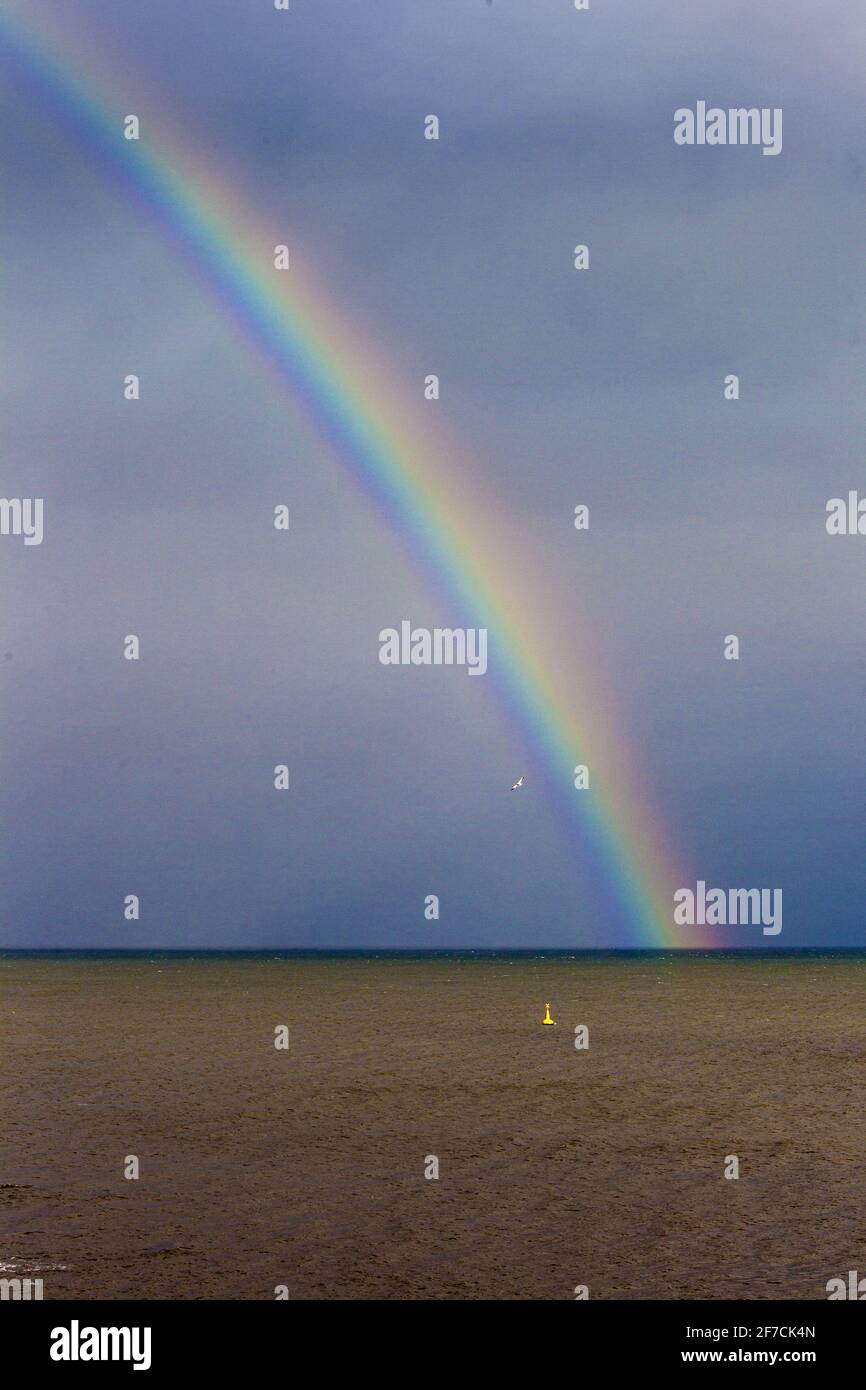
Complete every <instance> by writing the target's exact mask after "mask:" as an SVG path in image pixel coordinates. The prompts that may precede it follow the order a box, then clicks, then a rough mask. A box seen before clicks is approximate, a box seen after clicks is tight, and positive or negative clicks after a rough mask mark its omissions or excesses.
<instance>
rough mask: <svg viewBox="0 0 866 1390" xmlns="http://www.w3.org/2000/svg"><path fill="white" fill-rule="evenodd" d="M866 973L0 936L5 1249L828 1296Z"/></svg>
mask: <svg viewBox="0 0 866 1390" xmlns="http://www.w3.org/2000/svg"><path fill="white" fill-rule="evenodd" d="M864 986H866V955H864V954H863V953H859V952H858V953H853V952H848V953H830V954H826V953H820V952H802V953H786V952H782V951H777V950H774V951H770V952H765V953H755V954H752V953H730V954H728V953H725V954H721V953H716V954H711V953H706V954H688V955H682V954H680V955H676V954H673V953H660V954H640V955H638V954H625V953H624V954H615V955H610V954H566V953H547V952H545V953H540V954H528V953H527V954H522V955H521V954H518V955H514V954H506V953H503V954H481V953H479V954H473V953H465V954H447V955H446V954H442V955H435V956H432V955H401V954H388V953H383V952H378V953H375V952H374V953H369V954H322V955H314V954H291V953H285V954H280V953H277V952H272V953H268V952H261V953H256V954H243V953H238V954H228V955H194V954H191V955H183V954H159V953H153V954H150V953H135V954H131V955H123V956H119V955H109V954H101V953H85V954H60V953H58V954H22V953H13V952H6V953H2V954H0V1049H2V1051H0V1056H2V1062H0V1114H2V1132H3V1140H2V1160H0V1233H2V1234H0V1266H2V1271H3V1273H4V1274H6V1275H9V1274H11V1273H18V1274H21V1275H26V1274H28V1273H29V1274H31V1276H33V1275H38V1276H39V1277H41V1278H42V1279H43V1281H44V1296H45V1298H46V1299H48V1298H52V1299H53V1298H58V1299H63V1298H133V1297H140V1298H154V1299H160V1298H170V1299H209V1298H231V1299H263V1298H264V1299H271V1298H273V1297H274V1291H275V1289H276V1288H277V1286H279V1285H285V1286H287V1288H288V1293H289V1296H290V1297H291V1298H293V1299H357V1298H375V1299H414V1298H419V1299H420V1298H423V1299H570V1298H573V1297H574V1290H575V1287H576V1286H578V1285H586V1286H588V1288H589V1292H590V1297H591V1298H629V1299H645V1298H666V1299H673V1298H690V1297H691V1298H707V1299H713V1298H746V1299H761V1298H774V1297H781V1298H795V1299H815V1298H825V1297H826V1292H825V1286H826V1283H827V1280H828V1279H830V1278H833V1277H836V1276H840V1275H841V1276H844V1275H846V1273H847V1271H848V1270H849V1269H859V1270H860V1271H861V1272H864V1273H866V1235H864V1225H863V1209H864V1195H866V1167H864V1160H863V1145H864V1139H863V1135H864V1114H866V1014H864ZM548 1001H549V1002H550V1005H551V1012H552V1014H553V1017H554V1018H555V1020H556V1023H557V1026H556V1027H555V1028H545V1027H543V1026H541V1019H542V1017H543V1016H544V1006H545V1003H546V1002H548ZM281 1024H285V1025H287V1026H288V1028H289V1047H288V1050H286V1051H278V1050H276V1049H275V1047H274V1036H275V1034H274V1030H275V1028H276V1027H277V1026H278V1025H281ZM581 1024H583V1025H586V1026H587V1027H588V1029H589V1048H588V1050H581V1051H578V1050H576V1049H575V1046H574V1041H575V1033H574V1029H575V1027H576V1026H577V1025H581ZM129 1155H135V1156H136V1157H137V1158H138V1161H139V1165H140V1176H139V1178H138V1179H137V1180H134V1181H130V1180H127V1179H126V1178H125V1177H124V1165H125V1161H126V1159H127V1157H128V1156H129ZM431 1155H432V1156H435V1157H436V1159H438V1166H439V1176H438V1179H427V1178H425V1166H427V1167H428V1168H429V1167H430V1164H429V1159H428V1156H431ZM730 1155H736V1156H737V1158H738V1161H739V1173H740V1176H739V1178H738V1179H736V1180H729V1179H726V1178H725V1177H724V1176H723V1174H724V1170H725V1164H726V1160H727V1158H728V1156H730Z"/></svg>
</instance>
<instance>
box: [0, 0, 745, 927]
mask: <svg viewBox="0 0 866 1390" xmlns="http://www.w3.org/2000/svg"><path fill="white" fill-rule="evenodd" d="M85 38H86V36H84V35H83V34H81V33H80V32H72V31H71V30H70V28H69V27H68V22H67V24H66V27H62V26H61V24H60V22H59V21H58V19H57V18H56V17H52V19H51V21H50V22H49V21H48V19H47V18H43V17H42V16H40V17H39V18H38V20H36V19H34V17H33V11H32V10H28V9H27V8H26V7H25V6H24V5H23V4H22V5H12V4H10V3H9V0H5V3H4V9H3V11H2V12H0V60H2V61H3V62H4V63H5V64H8V65H10V66H11V69H12V71H13V74H14V77H15V80H16V83H17V85H18V86H19V87H20V89H21V90H22V91H23V93H24V96H25V99H26V100H28V101H30V102H32V103H33V106H34V110H37V111H39V112H40V113H41V114H42V116H43V117H44V116H46V115H47V116H48V118H49V119H52V120H53V121H54V122H55V123H56V125H57V127H58V138H60V139H62V140H65V141H68V140H75V141H76V142H78V143H80V144H81V145H82V146H83V147H84V149H85V151H86V153H87V155H88V156H89V157H90V158H91V159H92V160H93V161H94V162H95V163H96V165H97V166H98V168H99V170H100V171H101V172H102V173H103V174H104V175H105V176H106V177H107V178H110V179H111V180H112V181H113V183H114V184H116V185H117V186H118V188H119V189H120V191H121V193H122V195H123V196H124V197H127V198H133V199H135V200H136V202H137V203H138V204H139V205H141V206H142V207H143V209H144V211H145V213H146V214H147V216H149V217H150V218H151V219H152V221H153V223H154V224H155V225H156V226H157V227H158V228H159V230H160V232H161V234H162V235H163V236H164V237H165V238H167V240H168V241H169V243H170V244H171V245H172V247H173V248H174V249H175V250H176V251H177V252H178V253H179V254H180V255H181V256H182V257H183V259H184V261H185V262H186V264H187V265H188V266H189V267H190V269H191V271H192V272H193V273H194V274H195V275H196V276H197V277H198V279H199V280H200V281H201V283H203V284H204V285H206V286H207V287H208V290H209V291H210V293H211V294H212V296H213V298H214V300H215V301H216V302H217V303H218V305H219V306H220V308H221V309H222V310H223V311H224V313H225V314H226V315H227V316H228V317H229V319H230V320H231V321H232V323H233V324H234V326H235V327H236V328H237V327H238V326H240V328H241V329H242V331H243V336H244V339H245V341H246V343H247V344H248V345H249V348H250V350H251V351H252V352H254V353H255V354H256V356H257V359H258V361H259V362H260V363H261V364H262V365H263V367H264V368H265V369H267V371H268V372H269V373H270V374H271V376H272V378H273V380H274V381H275V382H276V384H277V386H278V388H279V390H280V391H281V392H283V393H288V394H289V395H290V397H291V399H292V400H293V402H294V403H296V404H300V405H301V406H302V408H303V409H304V410H305V411H306V412H308V413H309V416H310V417H311V418H312V420H313V422H314V423H315V426H316V428H317V430H318V431H319V433H320V435H321V436H322V437H323V438H324V439H325V440H326V441H327V444H328V447H329V448H330V449H331V450H333V452H334V453H335V455H336V456H337V457H338V459H339V460H340V462H341V463H342V464H343V465H344V466H345V467H346V468H347V469H348V470H350V472H351V474H352V476H353V477H354V478H355V480H356V482H357V483H359V485H360V486H361V488H362V490H363V492H364V494H365V495H366V497H367V498H368V500H369V501H370V502H371V503H372V505H373V506H374V507H375V508H376V509H377V510H378V512H379V513H380V514H381V515H382V516H383V517H384V518H385V519H386V520H387V523H388V525H389V527H390V528H391V529H392V531H393V533H394V535H395V538H396V540H397V541H398V542H399V543H401V544H402V545H403V546H404V548H405V549H406V551H407V553H408V554H410V555H411V557H412V560H413V563H414V564H415V565H416V566H419V567H420V569H421V571H422V572H423V574H424V577H425V578H426V579H427V581H428V582H429V583H430V585H431V586H432V589H433V592H434V593H435V594H436V595H437V597H438V598H439V599H440V600H442V601H444V604H445V605H446V607H447V610H448V612H449V614H455V615H456V614H459V615H461V622H462V624H463V625H465V626H484V627H486V628H487V629H488V633H489V649H490V652H491V665H490V670H489V671H488V673H487V675H486V676H485V677H484V678H483V679H484V681H485V682H487V683H489V685H490V686H492V689H493V691H494V692H495V694H494V698H495V699H496V700H497V702H498V703H499V705H500V706H501V708H502V712H503V714H504V716H505V718H506V720H507V721H508V722H509V725H510V727H511V729H512V730H513V731H514V733H515V734H516V736H517V738H518V740H519V742H520V745H521V749H522V750H527V756H528V757H529V758H530V759H531V764H530V767H529V768H526V769H524V768H523V767H522V766H521V767H520V768H516V769H515V768H511V767H509V768H508V769H507V771H506V773H505V777H506V781H505V785H504V791H505V794H507V793H508V780H510V779H508V775H507V774H508V773H512V772H513V773H515V775H516V772H517V771H524V770H526V771H527V772H528V773H529V779H530V780H532V781H533V782H535V783H536V784H538V783H541V784H543V786H544V788H545V792H546V794H547V796H548V797H549V798H550V801H551V803H552V805H553V808H554V812H555V820H556V823H557V826H558V827H559V829H560V830H561V832H562V833H564V834H565V836H566V837H567V838H568V841H569V843H572V844H580V845H581V846H582V847H583V848H584V849H585V850H588V852H589V853H590V855H591V857H592V860H593V862H594V864H596V865H597V867H598V870H599V874H600V876H601V880H602V881H603V883H604V885H605V890H606V894H607V895H608V896H609V899H610V901H611V903H612V904H615V905H616V916H617V918H618V921H619V922H620V923H621V924H623V925H622V930H623V931H624V933H625V935H626V938H627V939H621V940H618V941H617V943H616V944H618V945H620V946H632V947H638V948H641V947H642V948H658V947H683V946H702V947H709V946H714V945H716V944H717V942H716V940H714V939H713V937H712V936H711V935H710V934H709V933H708V931H707V929H706V928H689V927H680V926H675V925H674V921H673V893H674V891H675V889H676V888H678V887H682V886H687V885H688V884H689V883H690V881H691V882H693V881H694V879H693V876H686V875H685V874H684V872H683V870H682V869H680V868H679V867H678V866H677V864H676V858H675V856H674V854H673V853H672V851H671V849H670V846H669V845H668V844H667V842H666V839H665V835H664V832H663V829H662V817H661V815H660V813H659V811H658V809H657V808H656V807H655V806H654V805H653V803H652V800H651V797H650V795H649V793H648V791H647V788H646V786H645V785H644V783H643V780H642V777H641V774H640V771H639V766H638V761H639V760H638V759H637V757H636V756H635V753H634V750H633V749H630V748H629V747H628V743H627V739H626V733H625V728H624V722H623V721H622V720H618V719H617V709H616V700H615V697H614V692H613V690H612V689H611V688H610V686H609V682H602V680H601V678H600V667H601V663H600V661H599V660H598V658H597V655H596V653H595V651H594V650H593V648H594V645H595V644H594V643H593V641H592V636H591V634H588V633H585V632H582V633H581V634H580V645H581V650H582V651H585V652H587V653H589V652H591V653H592V659H591V660H588V661H584V668H585V669H584V670H583V672H582V675H581V680H580V684H579V688H575V683H574V680H573V675H572V676H570V677H569V678H566V676H565V673H564V672H563V671H562V669H561V663H560V662H559V661H558V659H557V654H556V651H555V650H552V649H551V648H550V646H549V644H548V645H545V639H544V637H543V636H540V635H538V626H539V625H538V624H537V623H536V622H533V618H532V610H531V604H530V602H529V600H528V596H527V594H526V593H525V592H523V591H521V587H520V584H519V582H518V581H516V580H515V577H514V574H513V572H512V571H511V570H510V569H509V565H508V554H507V546H506V545H504V544H503V542H502V537H501V535H500V536H496V535H493V534H489V533H486V532H485V530H484V528H483V527H481V526H479V524H478V519H479V515H483V512H484V502H483V500H480V501H479V499H478V498H477V497H474V496H473V495H472V494H471V492H470V491H469V488H470V486H471V484H467V479H471V478H472V476H473V470H472V467H471V464H470V463H461V461H460V459H459V457H458V458H457V459H455V457H454V453H453V451H452V449H451V447H450V445H449V446H448V447H446V446H445V445H444V444H443V442H442V440H441V439H440V438H439V437H438V435H437V437H436V438H434V437H433V434H432V430H431V426H430V423H429V418H422V416H423V408H422V407H423V402H422V403H421V405H416V404H415V403H414V402H411V403H410V402H407V401H406V400H405V399H402V398H400V397H399V396H398V394H397V392H396V390H395V387H394V384H393V375H394V374H393V372H389V369H388V364H387V362H385V361H384V360H383V357H382V355H381V353H380V352H377V351H376V350H375V349H374V348H373V345H372V343H371V340H370V338H369V337H368V336H367V335H365V334H364V332H363V330H362V329H361V327H359V326H358V325H356V324H353V323H350V322H349V321H348V320H347V318H346V316H345V314H341V312H340V310H339V308H338V306H336V305H335V303H334V302H333V293H332V292H331V291H330V287H329V286H328V285H327V283H320V282H319V281H318V280H317V278H316V273H315V269H314V265H313V262H312V260H311V259H310V258H309V257H307V256H306V255H305V254H304V251H303V249H301V248H299V247H298V246H297V242H296V240H295V238H294V237H293V236H292V234H291V232H289V233H288V234H287V233H286V229H285V228H275V227H274V226H273V224H272V222H271V221H269V220H268V219H267V218H266V217H265V216H264V215H263V214H261V213H257V212H256V210H255V209H253V208H251V207H250V205H249V198H248V197H247V196H246V191H245V190H242V189H241V188H240V187H239V185H238V183H237V180H235V181H234V182H233V181H232V179H231V178H230V176H229V175H228V174H226V173H225V172H224V171H222V170H221V169H217V168H215V167H214V165H213V163H212V161H211V159H210V157H207V158H206V157H205V156H204V154H203V153H202V152H201V151H200V150H194V149H191V148H189V145H188V138H189V137H188V136H187V134H186V133H185V131H184V130H183V129H182V123H181V121H180V120H179V119H178V118H177V117H173V118H166V113H165V109H164V108H165V103H164V100H163V99H162V98H160V99H159V100H158V101H157V102H155V103H148V109H147V110H146V112H142V115H141V119H142V128H141V134H140V139H139V140H127V139H126V138H125V137H124V133H123V132H124V119H125V117H126V116H127V115H128V114H129V113H130V109H132V110H135V107H134V106H133V107H132V108H130V94H129V89H128V87H127V89H126V90H124V84H123V83H122V82H121V81H120V80H119V78H118V75H117V74H116V73H115V72H114V71H113V70H111V66H110V65H106V63H105V60H102V61H100V60H99V59H97V58H96V56H95V47H94V45H92V44H90V45H87V44H86V43H85ZM279 244H285V245H287V246H288V247H289V248H290V255H291V264H290V268H289V269H288V270H287V271H281V270H278V269H276V268H275V264H274V248H275V246H276V245H279ZM428 416H429V411H428ZM566 524H570V521H569V520H568V519H566ZM400 616H406V615H400ZM472 684H474V682H473V683H472ZM578 764H586V765H587V766H588V767H589V768H590V769H591V787H590V789H589V790H576V789H575V786H574V780H573V773H574V769H575V767H576V765H578ZM574 944H575V947H576V948H580V947H588V946H589V947H591V946H594V945H597V944H599V942H598V940H595V941H594V940H587V939H585V938H584V939H581V940H576V941H575V943H574Z"/></svg>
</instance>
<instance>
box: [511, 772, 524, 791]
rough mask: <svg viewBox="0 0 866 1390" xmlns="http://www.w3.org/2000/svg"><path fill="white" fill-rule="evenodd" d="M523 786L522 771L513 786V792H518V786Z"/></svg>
mask: <svg viewBox="0 0 866 1390" xmlns="http://www.w3.org/2000/svg"><path fill="white" fill-rule="evenodd" d="M522 786H523V773H522V772H521V774H520V776H519V777H518V779H517V781H516V782H515V783H514V786H513V787H512V788H511V790H512V791H513V792H516V791H517V790H518V788H519V787H522Z"/></svg>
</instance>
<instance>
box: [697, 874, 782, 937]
mask: <svg viewBox="0 0 866 1390" xmlns="http://www.w3.org/2000/svg"><path fill="white" fill-rule="evenodd" d="M674 922H675V924H676V925H677V926H678V927H693V926H699V927H737V926H741V927H747V926H759V925H760V926H763V929H764V936H778V935H779V932H780V931H781V930H782V890H781V888H728V889H725V888H709V889H708V888H707V885H706V883H705V882H704V880H703V879H702V878H701V879H698V882H697V886H696V888H695V889H694V890H693V889H691V888H678V889H677V890H676V892H675V893H674Z"/></svg>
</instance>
